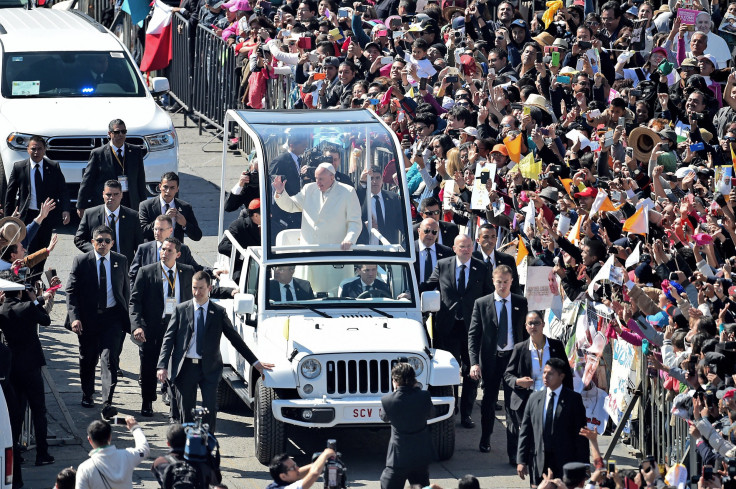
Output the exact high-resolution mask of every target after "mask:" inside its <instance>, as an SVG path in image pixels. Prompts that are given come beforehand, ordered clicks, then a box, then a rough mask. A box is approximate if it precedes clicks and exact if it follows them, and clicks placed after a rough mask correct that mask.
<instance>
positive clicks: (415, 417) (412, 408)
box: [381, 386, 435, 468]
mask: <svg viewBox="0 0 736 489" xmlns="http://www.w3.org/2000/svg"><path fill="white" fill-rule="evenodd" d="M381 405H382V406H383V413H382V414H381V419H383V420H384V421H385V422H388V423H391V440H390V441H389V443H388V452H387V453H386V466H387V467H394V468H398V467H401V468H414V467H417V468H418V467H426V466H427V465H429V464H430V463H431V462H432V460H433V459H434V458H435V454H434V448H433V447H434V445H433V444H432V437H431V435H430V433H429V430H428V429H427V419H429V417H430V415H431V412H432V396H431V395H430V393H429V391H423V390H421V389H420V388H419V387H408V386H407V387H405V386H401V387H399V388H398V389H396V390H395V391H394V392H392V393H390V394H386V395H385V396H383V397H382V398H381Z"/></svg>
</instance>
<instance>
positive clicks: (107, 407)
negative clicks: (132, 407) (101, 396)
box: [102, 402, 118, 419]
mask: <svg viewBox="0 0 736 489" xmlns="http://www.w3.org/2000/svg"><path fill="white" fill-rule="evenodd" d="M117 415H118V410H117V409H116V408H115V406H113V405H112V404H110V403H109V402H106V403H105V404H104V405H103V406H102V419H111V418H112V417H113V416H117Z"/></svg>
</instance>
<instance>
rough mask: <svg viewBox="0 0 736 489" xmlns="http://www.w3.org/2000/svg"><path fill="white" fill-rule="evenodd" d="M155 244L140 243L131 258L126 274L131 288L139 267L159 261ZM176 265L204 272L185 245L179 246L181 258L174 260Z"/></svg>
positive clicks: (151, 242) (153, 242)
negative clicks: (128, 270) (179, 264)
mask: <svg viewBox="0 0 736 489" xmlns="http://www.w3.org/2000/svg"><path fill="white" fill-rule="evenodd" d="M156 243H157V241H149V242H148V243H141V244H140V245H139V246H138V249H137V250H136V252H135V256H134V257H133V262H132V263H131V264H130V272H128V276H129V277H130V287H131V288H132V287H133V285H134V284H135V278H136V276H137V275H138V271H139V270H140V269H141V267H144V266H146V265H150V264H151V263H157V262H159V261H160V260H161V257H159V256H158V250H157V249H156V248H157V246H156ZM176 263H181V264H184V265H188V266H190V267H192V268H193V269H194V271H195V272H199V271H200V270H204V267H203V266H202V265H200V264H199V263H197V262H196V261H195V260H194V257H193V256H192V251H191V250H190V249H189V247H188V246H187V245H185V244H183V245H181V256H179V259H178V260H176Z"/></svg>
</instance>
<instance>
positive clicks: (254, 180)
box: [245, 171, 258, 188]
mask: <svg viewBox="0 0 736 489" xmlns="http://www.w3.org/2000/svg"><path fill="white" fill-rule="evenodd" d="M246 174H247V175H248V176H249V177H250V181H249V182H248V183H246V184H245V186H246V187H255V188H258V172H257V171H249V172H246Z"/></svg>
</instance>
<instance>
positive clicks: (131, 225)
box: [74, 204, 143, 272]
mask: <svg viewBox="0 0 736 489" xmlns="http://www.w3.org/2000/svg"><path fill="white" fill-rule="evenodd" d="M118 219H119V221H118V229H119V231H118V235H117V244H118V245H119V247H120V253H121V254H123V255H125V258H127V262H128V263H131V262H132V261H133V257H134V256H135V251H136V249H138V245H140V244H141V243H143V233H142V232H141V226H140V224H139V222H138V213H137V212H136V211H134V210H133V209H129V208H127V207H124V206H122V205H121V206H120V212H119V213H118ZM103 224H104V225H105V226H107V225H108V222H107V214H106V213H105V204H102V205H98V206H95V207H92V208H91V209H87V210H85V211H84V215H82V219H81V220H80V221H79V227H78V228H77V234H76V235H74V244H75V245H76V246H77V248H78V249H79V250H80V251H84V252H90V251H93V250H94V247H93V246H92V243H91V241H92V231H94V230H95V228H96V227H97V226H101V225H103ZM113 249H114V248H113ZM126 272H127V269H126Z"/></svg>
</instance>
